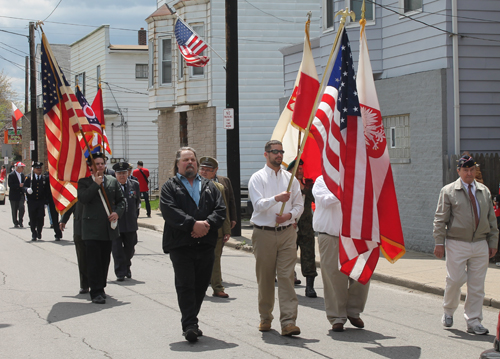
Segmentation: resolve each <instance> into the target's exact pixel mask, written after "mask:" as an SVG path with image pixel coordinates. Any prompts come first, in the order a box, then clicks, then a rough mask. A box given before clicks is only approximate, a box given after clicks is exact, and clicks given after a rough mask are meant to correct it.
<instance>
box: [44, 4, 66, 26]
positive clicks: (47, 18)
mask: <svg viewBox="0 0 500 359" xmlns="http://www.w3.org/2000/svg"><path fill="white" fill-rule="evenodd" d="M61 2H62V0H59V2H58V3H57V5H56V7H55V8H54V10H52V12H51V13H50V14H49V16H47V17H46V18H45V20H47V19H48V18H49V17H50V15H52V14H53V13H54V11H56V9H57V8H58V7H59V5H60V4H61ZM45 20H42V22H44V21H45Z"/></svg>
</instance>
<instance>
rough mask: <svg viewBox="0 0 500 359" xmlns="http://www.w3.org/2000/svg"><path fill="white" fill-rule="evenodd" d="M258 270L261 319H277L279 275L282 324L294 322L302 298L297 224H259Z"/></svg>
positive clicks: (255, 250)
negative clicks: (299, 296)
mask: <svg viewBox="0 0 500 359" xmlns="http://www.w3.org/2000/svg"><path fill="white" fill-rule="evenodd" d="M252 245H253V254H254V256H255V274H256V275H257V285H258V289H259V299H258V300H259V314H260V320H261V321H262V320H269V321H272V320H273V318H274V317H273V314H272V312H273V308H274V286H275V283H274V278H275V277H276V276H277V278H278V300H279V305H280V322H281V327H282V328H283V327H285V326H286V325H288V324H294V325H295V320H296V319H297V309H298V300H297V295H296V294H295V288H294V283H293V281H294V278H293V277H294V275H293V270H294V268H295V263H296V262H297V233H296V232H295V228H293V226H290V227H288V228H287V229H285V230H283V231H268V230H263V229H258V228H255V227H254V229H253V234H252Z"/></svg>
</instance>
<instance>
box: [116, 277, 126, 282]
mask: <svg viewBox="0 0 500 359" xmlns="http://www.w3.org/2000/svg"><path fill="white" fill-rule="evenodd" d="M124 280H125V277H117V278H116V281H117V282H123V281H124Z"/></svg>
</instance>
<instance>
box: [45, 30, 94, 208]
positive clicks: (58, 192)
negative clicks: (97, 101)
mask: <svg viewBox="0 0 500 359" xmlns="http://www.w3.org/2000/svg"><path fill="white" fill-rule="evenodd" d="M41 62H42V91H43V115H44V116H43V117H44V122H45V136H46V140H47V155H48V167H49V177H50V185H51V190H52V196H53V198H54V203H55V205H56V209H57V211H58V212H59V213H61V214H62V213H64V212H65V211H67V210H68V209H69V208H70V207H71V206H72V205H73V204H74V203H75V202H76V201H77V199H76V196H77V182H78V179H80V178H82V177H85V176H87V175H89V174H90V172H89V171H88V167H87V165H86V162H85V157H84V155H83V151H82V148H81V146H80V140H79V138H78V133H79V131H80V126H85V125H86V126H89V123H88V121H87V119H86V118H85V116H84V114H83V112H82V108H81V106H80V104H79V103H78V100H77V98H76V96H75V95H74V93H73V91H72V90H71V87H70V86H69V84H68V82H67V81H66V79H65V77H64V75H63V73H62V71H61V69H60V68H59V65H58V64H57V61H56V59H55V57H54V55H53V53H52V50H51V49H50V45H49V43H48V41H47V38H46V36H45V34H44V33H43V34H42V44H41Z"/></svg>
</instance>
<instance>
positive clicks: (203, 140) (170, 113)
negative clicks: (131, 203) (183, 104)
mask: <svg viewBox="0 0 500 359" xmlns="http://www.w3.org/2000/svg"><path fill="white" fill-rule="evenodd" d="M186 114H187V137H188V146H189V147H192V148H194V149H195V150H196V153H197V155H198V158H199V157H201V156H212V157H217V153H216V143H215V134H216V126H215V125H216V124H215V118H216V109H215V107H199V108H195V109H192V110H189V111H186ZM179 119H180V112H174V108H170V109H167V110H166V111H160V115H159V116H158V158H159V160H160V161H159V167H158V182H159V186H160V189H161V186H163V184H164V183H165V182H166V181H167V180H168V179H169V178H170V177H172V175H173V174H172V169H173V166H174V161H175V153H176V152H177V150H178V149H179V148H180V147H181V139H180V130H179Z"/></svg>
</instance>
